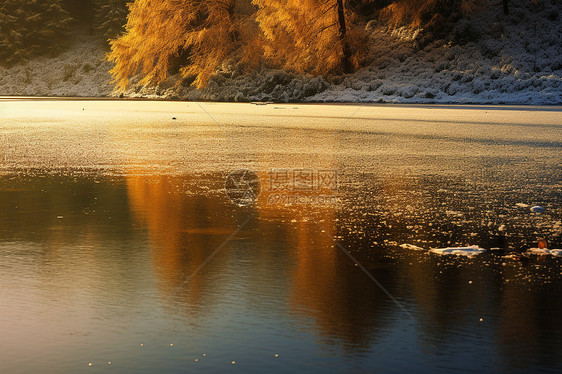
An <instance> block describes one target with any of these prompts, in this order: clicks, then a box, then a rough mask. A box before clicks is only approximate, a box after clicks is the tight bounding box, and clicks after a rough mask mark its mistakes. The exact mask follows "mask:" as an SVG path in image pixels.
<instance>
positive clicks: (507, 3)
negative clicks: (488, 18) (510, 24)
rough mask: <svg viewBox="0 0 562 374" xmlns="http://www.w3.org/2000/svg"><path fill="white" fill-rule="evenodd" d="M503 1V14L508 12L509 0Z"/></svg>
mask: <svg viewBox="0 0 562 374" xmlns="http://www.w3.org/2000/svg"><path fill="white" fill-rule="evenodd" d="M502 2H503V14H505V15H508V14H509V0H502Z"/></svg>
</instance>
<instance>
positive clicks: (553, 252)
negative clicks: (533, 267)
mask: <svg viewBox="0 0 562 374" xmlns="http://www.w3.org/2000/svg"><path fill="white" fill-rule="evenodd" d="M527 253H530V254H533V255H550V256H555V257H562V249H546V248H529V249H528V250H527Z"/></svg>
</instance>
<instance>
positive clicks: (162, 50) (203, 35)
mask: <svg viewBox="0 0 562 374" xmlns="http://www.w3.org/2000/svg"><path fill="white" fill-rule="evenodd" d="M248 5H249V1H245V2H244V1H237V0H224V1H218V0H196V1H186V0H136V1H135V2H134V3H132V4H130V5H129V6H130V13H129V17H128V20H127V25H126V32H125V34H124V35H123V36H121V37H119V38H118V39H115V40H113V41H111V43H110V44H111V52H110V53H109V54H108V60H110V61H113V62H114V63H115V67H114V68H113V69H112V70H111V73H112V75H113V77H114V80H115V82H116V83H117V84H118V87H119V88H121V89H124V88H125V87H127V85H128V84H129V79H130V77H133V76H136V75H141V76H142V77H143V79H142V80H141V81H140V83H141V84H158V83H160V82H162V81H164V80H165V79H166V78H167V76H168V72H169V70H170V67H171V62H172V60H173V58H177V57H178V56H180V55H181V56H182V57H183V56H185V58H186V60H187V61H185V62H183V63H182V65H183V66H184V67H183V68H182V69H181V70H180V72H181V74H182V75H183V76H184V77H190V76H194V77H195V79H194V81H193V84H194V85H196V86H197V87H202V86H203V85H205V84H206V82H207V81H208V79H209V77H210V76H211V74H212V73H214V72H215V71H216V70H217V69H218V68H219V67H220V65H221V64H222V63H223V62H225V61H226V60H227V59H231V58H236V57H238V58H239V59H241V60H244V61H252V58H251V55H252V53H254V50H253V49H247V51H246V53H237V52H238V50H239V48H240V46H241V45H242V39H244V38H251V37H253V35H255V34H256V32H252V31H253V29H255V25H252V20H251V18H249V16H248ZM254 60H255V59H254Z"/></svg>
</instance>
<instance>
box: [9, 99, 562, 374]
mask: <svg viewBox="0 0 562 374" xmlns="http://www.w3.org/2000/svg"><path fill="white" fill-rule="evenodd" d="M174 118H175V119H174ZM561 130H562V112H561V109H560V108H534V107H526V108H518V107H451V106H435V107H422V106H384V105H377V106H361V107H358V106H353V105H349V106H346V105H343V106H322V105H275V104H274V105H267V106H255V105H250V104H211V103H206V104H197V103H166V102H156V103H155V102H117V101H114V102H105V101H55V100H28V99H17V100H15V99H8V100H0V372H1V373H9V374H12V373H102V372H114V373H155V372H158V373H180V372H181V373H187V372H202V373H223V372H227V371H228V372H239V373H294V372H310V373H367V372H378V373H391V372H416V373H439V372H441V373H449V372H478V373H481V372H509V373H527V372H553V373H554V372H560V371H561V370H562V355H561V354H560V352H561V351H562V297H561V294H562V268H561V264H562V259H561V258H558V257H554V256H523V257H520V256H519V255H516V256H514V255H513V254H514V253H519V252H521V251H524V250H526V249H527V248H529V247H531V248H532V247H536V246H537V243H538V241H539V240H546V242H547V243H548V248H562V240H561V237H560V234H561V230H562V224H561V220H562V217H561V216H562V212H561V206H560V203H561V201H562V199H561V197H562V192H561V187H562V157H561V150H562V131H561ZM240 169H244V170H248V173H250V174H251V173H253V172H255V173H256V174H257V176H258V177H259V182H260V188H259V190H257V189H255V187H256V185H252V189H251V192H253V193H255V194H257V193H258V192H259V195H258V196H257V200H256V201H255V202H254V203H252V204H249V205H243V206H240V205H237V204H234V203H233V202H232V201H231V200H230V199H229V196H230V197H231V198H233V199H234V201H235V202H237V203H244V202H251V201H252V199H253V197H252V196H249V197H248V196H245V197H246V200H243V201H242V200H238V199H237V198H239V197H240V196H239V195H235V196H233V194H232V188H231V186H230V187H229V190H228V191H226V192H228V193H229V194H228V196H227V193H226V192H225V185H227V186H229V182H228V181H229V173H231V172H232V171H235V170H240ZM236 175H239V174H235V176H236ZM231 177H232V175H231ZM238 181H240V180H239V179H238ZM235 192H236V191H235ZM537 205H538V206H541V207H543V208H544V212H542V213H535V212H532V211H531V210H530V208H531V207H533V206H537ZM404 244H408V245H410V246H405V245H404ZM469 245H477V246H479V247H481V248H486V249H489V248H499V250H495V251H494V252H493V253H492V252H486V253H483V254H479V255H476V256H473V257H466V256H444V255H438V254H435V253H430V252H428V251H427V250H429V249H431V248H442V247H464V246H469ZM412 246H417V247H419V248H421V250H415V249H411V248H413V247H412Z"/></svg>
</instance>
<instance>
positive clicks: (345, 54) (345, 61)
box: [337, 0, 353, 73]
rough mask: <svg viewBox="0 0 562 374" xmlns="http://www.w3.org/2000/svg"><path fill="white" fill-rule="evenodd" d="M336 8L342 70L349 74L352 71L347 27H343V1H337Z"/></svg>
mask: <svg viewBox="0 0 562 374" xmlns="http://www.w3.org/2000/svg"><path fill="white" fill-rule="evenodd" d="M337 6H338V24H339V30H338V35H339V38H340V42H341V45H342V68H343V72H344V73H351V71H352V70H353V68H352V66H351V47H350V46H349V40H347V27H346V25H345V10H344V7H343V0H337Z"/></svg>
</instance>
